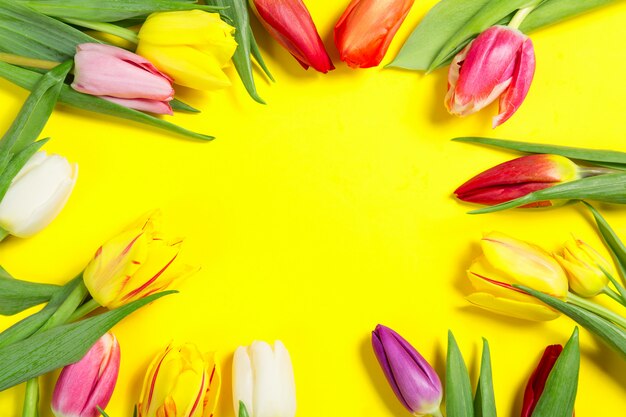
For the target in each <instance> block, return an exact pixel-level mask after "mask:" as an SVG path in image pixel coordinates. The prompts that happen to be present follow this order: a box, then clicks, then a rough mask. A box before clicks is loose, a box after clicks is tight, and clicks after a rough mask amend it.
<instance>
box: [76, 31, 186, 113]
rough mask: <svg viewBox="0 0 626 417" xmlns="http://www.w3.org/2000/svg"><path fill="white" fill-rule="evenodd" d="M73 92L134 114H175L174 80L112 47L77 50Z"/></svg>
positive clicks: (88, 45)
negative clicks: (138, 112)
mask: <svg viewBox="0 0 626 417" xmlns="http://www.w3.org/2000/svg"><path fill="white" fill-rule="evenodd" d="M74 63H75V66H76V68H75V70H74V72H75V75H74V82H73V83H72V88H73V89H74V90H76V91H79V92H81V93H85V94H90V95H93V96H99V97H101V98H103V99H105V100H108V101H111V102H113V103H116V104H119V105H121V106H124V107H129V108H131V109H135V110H141V111H146V112H150V113H156V114H172V108H171V107H170V105H169V101H170V100H172V99H173V98H174V88H173V87H172V79H171V78H170V77H168V76H167V75H165V74H163V73H162V72H161V71H159V70H158V69H156V67H155V66H154V65H152V63H151V62H150V61H148V60H147V59H145V58H143V57H141V56H139V55H137V54H134V53H132V52H129V51H126V50H125V49H122V48H117V47H115V46H110V45H102V44H98V43H82V44H80V45H78V46H76V55H75V56H74Z"/></svg>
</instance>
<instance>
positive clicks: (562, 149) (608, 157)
mask: <svg viewBox="0 0 626 417" xmlns="http://www.w3.org/2000/svg"><path fill="white" fill-rule="evenodd" d="M452 140H453V141H455V142H464V143H478V144H481V145H487V146H494V147H496V148H503V149H512V150H514V151H520V152H527V153H541V154H543V153H546V154H555V155H561V156H564V157H566V158H571V159H577V160H581V161H588V162H592V163H596V164H597V163H607V164H617V166H622V165H623V168H622V169H626V153H625V152H619V151H611V150H602V149H587V148H573V147H570V146H557V145H544V144H541V143H529V142H517V141H513V140H503V139H492V138H480V137H462V138H454V139H452Z"/></svg>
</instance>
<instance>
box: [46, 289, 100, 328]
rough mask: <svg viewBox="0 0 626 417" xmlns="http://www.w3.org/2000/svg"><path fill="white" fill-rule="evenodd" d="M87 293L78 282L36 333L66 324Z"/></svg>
mask: <svg viewBox="0 0 626 417" xmlns="http://www.w3.org/2000/svg"><path fill="white" fill-rule="evenodd" d="M88 293H89V291H87V287H85V284H84V283H83V281H80V282H79V283H78V285H77V286H76V288H74V290H73V291H72V292H71V293H70V295H69V296H68V297H67V298H66V299H65V301H63V304H61V305H60V306H59V308H58V309H57V311H55V312H54V314H53V315H52V316H50V318H49V319H48V321H46V322H45V323H44V325H43V326H41V328H40V329H39V330H38V331H37V332H38V333H39V332H43V331H44V330H48V329H51V328H53V327H56V326H60V325H61V324H64V323H66V322H67V321H68V319H69V318H70V317H71V316H72V315H73V313H74V311H75V310H76V308H77V307H78V306H79V305H80V304H81V303H82V302H83V300H84V299H85V296H86V295H87V294H88Z"/></svg>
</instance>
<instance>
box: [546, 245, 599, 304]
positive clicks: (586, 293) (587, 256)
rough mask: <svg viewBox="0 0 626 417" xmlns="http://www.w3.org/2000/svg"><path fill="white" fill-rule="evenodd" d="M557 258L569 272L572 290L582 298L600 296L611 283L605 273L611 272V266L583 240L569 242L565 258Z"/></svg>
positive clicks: (565, 250)
mask: <svg viewBox="0 0 626 417" xmlns="http://www.w3.org/2000/svg"><path fill="white" fill-rule="evenodd" d="M555 258H556V260H557V261H559V263H560V264H561V266H562V267H563V269H565V271H566V272H567V277H568V278H569V286H570V288H571V289H572V290H574V292H575V293H576V294H578V295H580V296H582V297H594V296H596V295H598V294H600V293H601V292H602V290H603V289H604V288H605V287H606V286H607V284H608V283H609V279H608V277H607V276H606V274H605V273H604V271H607V272H608V271H610V270H611V266H610V264H609V263H608V262H607V260H606V259H604V258H603V257H602V255H600V254H599V253H598V252H596V250H595V249H593V248H592V247H591V246H589V245H588V244H586V243H585V242H583V241H582V240H579V239H572V240H570V241H568V242H567V243H566V244H565V248H564V249H563V256H559V255H555ZM603 269H604V271H603Z"/></svg>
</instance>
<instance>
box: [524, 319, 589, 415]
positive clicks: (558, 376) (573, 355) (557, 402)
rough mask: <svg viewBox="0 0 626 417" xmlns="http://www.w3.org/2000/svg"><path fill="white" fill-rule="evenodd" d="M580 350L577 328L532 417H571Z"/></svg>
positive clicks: (576, 384)
mask: <svg viewBox="0 0 626 417" xmlns="http://www.w3.org/2000/svg"><path fill="white" fill-rule="evenodd" d="M579 367H580V350H579V347H578V328H577V327H576V328H574V333H572V336H571V337H570V339H569V341H568V342H567V344H566V345H565V348H563V352H561V354H560V355H559V358H558V359H557V360H556V363H555V364H554V367H553V368H552V370H551V371H550V375H548V379H547V381H546V385H545V388H544V390H543V393H542V394H541V397H539V402H538V403H537V406H536V407H535V410H534V411H533V414H532V417H571V416H572V414H573V412H574V403H575V401H576V391H577V389H578V369H579Z"/></svg>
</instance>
